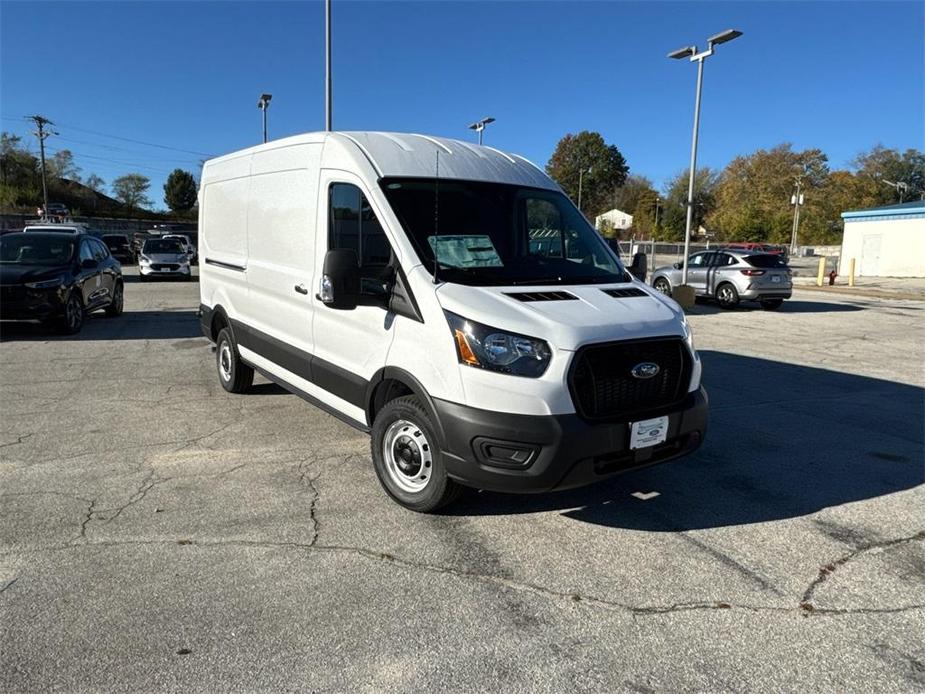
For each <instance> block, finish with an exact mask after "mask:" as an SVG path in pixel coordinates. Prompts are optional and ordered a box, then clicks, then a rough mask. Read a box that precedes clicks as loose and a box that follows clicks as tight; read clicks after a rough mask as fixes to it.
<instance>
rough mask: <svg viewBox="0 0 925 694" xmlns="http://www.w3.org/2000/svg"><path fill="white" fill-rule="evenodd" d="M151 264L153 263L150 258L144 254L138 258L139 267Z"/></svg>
mask: <svg viewBox="0 0 925 694" xmlns="http://www.w3.org/2000/svg"><path fill="white" fill-rule="evenodd" d="M150 262H151V259H150V258H149V257H148V256H146V255H145V254H144V253H142V254H141V255H139V256H138V264H139V265H147V264H149V263H150Z"/></svg>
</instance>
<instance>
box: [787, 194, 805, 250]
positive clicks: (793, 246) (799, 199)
mask: <svg viewBox="0 0 925 694" xmlns="http://www.w3.org/2000/svg"><path fill="white" fill-rule="evenodd" d="M802 185H803V180H802V179H801V178H797V189H796V192H795V193H794V194H793V195H791V196H790V204H791V205H793V233H791V235H790V256H791V257H796V254H797V232H798V231H799V230H800V208H801V207H803V193H802V192H800V188H801V186H802Z"/></svg>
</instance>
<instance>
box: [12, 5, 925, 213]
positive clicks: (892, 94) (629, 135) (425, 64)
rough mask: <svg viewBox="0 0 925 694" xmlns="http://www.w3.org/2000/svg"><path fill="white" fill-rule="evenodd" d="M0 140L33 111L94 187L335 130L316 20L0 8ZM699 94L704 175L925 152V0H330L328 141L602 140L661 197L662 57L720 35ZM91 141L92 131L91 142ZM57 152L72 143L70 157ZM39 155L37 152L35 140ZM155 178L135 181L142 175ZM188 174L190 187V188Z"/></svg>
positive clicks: (684, 92)
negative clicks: (724, 38)
mask: <svg viewBox="0 0 925 694" xmlns="http://www.w3.org/2000/svg"><path fill="white" fill-rule="evenodd" d="M0 13H2V14H0V40H2V41H0V65H2V68H0V69H2V72H0V112H2V116H3V121H2V127H3V129H4V130H10V131H14V132H17V133H21V134H24V133H26V132H28V128H27V127H26V125H24V124H23V122H22V121H21V117H22V116H23V115H26V114H31V113H36V112H37V113H41V114H43V115H45V116H47V117H49V118H51V119H52V120H53V121H55V122H56V123H57V130H58V131H59V132H60V134H61V136H60V137H58V138H52V139H50V140H49V146H50V147H51V148H52V149H57V148H65V147H66V148H69V149H71V150H72V151H73V152H74V153H75V155H76V159H77V162H78V164H79V165H80V166H81V167H82V168H83V173H84V174H85V175H86V174H88V173H90V172H96V173H98V174H99V175H101V176H103V178H104V179H105V180H106V181H107V183H108V182H109V181H111V180H112V179H113V178H114V177H115V176H118V175H120V174H122V173H126V172H128V171H132V170H137V171H140V172H142V173H144V174H146V175H149V176H150V177H151V179H152V190H151V197H152V198H154V199H155V200H156V202H157V204H158V205H159V206H162V205H163V201H162V194H161V193H162V190H161V186H162V184H163V180H164V178H165V177H166V173H168V172H169V171H170V170H172V169H173V168H175V167H177V166H179V167H181V168H189V169H195V168H196V167H197V166H198V164H197V162H198V160H199V159H200V158H201V157H200V156H199V155H197V154H192V153H186V152H177V151H174V150H171V149H162V148H160V149H159V148H154V147H149V146H147V145H142V144H138V143H134V142H127V141H124V140H116V139H112V138H109V137H105V136H103V135H98V134H96V133H103V134H106V135H116V136H120V137H123V138H128V139H131V140H140V141H144V142H146V143H155V144H161V145H166V146H169V147H174V148H178V149H183V150H189V152H197V153H199V152H201V153H207V154H220V153H225V152H229V151H233V150H235V149H240V148H242V147H246V146H249V145H251V144H254V143H256V142H257V141H258V140H259V138H260V137H261V130H260V127H261V126H260V112H259V111H258V110H257V107H256V103H257V98H258V96H259V95H260V93H261V92H262V91H268V92H271V93H272V94H273V102H272V105H271V107H270V136H271V138H273V137H281V136H284V135H290V134H293V133H297V132H304V131H309V130H318V129H322V128H323V125H324V95H323V78H324V73H323V70H324V62H323V61H324V50H323V41H324V8H323V4H322V3H321V2H259V3H257V2H154V3H146V2H121V3H117V2H101V3H92V2H54V3H53V2H9V1H4V2H2V4H0ZM730 27H734V28H738V29H740V30H742V31H743V32H744V36H742V37H741V38H739V39H738V40H736V41H735V42H733V43H730V44H727V45H723V46H720V47H719V48H718V50H717V53H716V55H715V56H714V57H712V58H710V59H709V60H708V61H707V64H706V68H705V76H704V94H703V100H704V101H703V113H702V126H701V148H700V158H699V163H701V164H705V165H709V166H715V167H722V166H723V165H725V164H726V163H727V162H728V161H729V159H731V158H732V157H733V156H735V155H737V154H741V153H747V152H750V151H753V150H754V149H756V148H759V147H769V146H773V145H775V144H778V143H780V142H784V141H789V142H792V143H793V144H794V145H795V146H796V147H797V148H805V147H820V148H821V149H823V150H824V151H825V152H826V153H827V154H828V155H829V158H830V163H831V164H832V166H833V167H841V166H845V165H846V164H847V162H848V161H849V160H850V159H851V158H852V157H854V156H855V155H856V154H857V153H858V152H859V151H861V150H864V149H868V148H869V147H871V146H872V145H874V144H876V143H878V142H882V143H883V144H885V145H887V146H890V147H898V148H907V147H916V148H919V149H925V103H923V102H925V96H923V94H925V87H923V85H925V67H923V66H925V38H923V36H925V30H923V27H925V3H921V2H900V3H889V2H857V3H848V2H818V3H808V2H768V3H762V2H732V3H719V2H711V3H699V2H682V3H669V2H647V3H630V2H612V3H607V2H595V3H578V2H569V3H554V2H494V3H475V2H462V3H457V2H373V3H361V2H346V1H344V0H334V69H335V77H334V98H335V111H334V126H335V128H336V129H342V130H398V131H410V132H424V133H430V134H437V135H444V136H449V137H458V138H464V139H465V138H471V137H472V133H471V132H470V131H467V130H466V125H467V124H469V123H470V122H472V121H473V120H476V119H477V118H479V117H481V116H485V115H491V116H494V117H495V118H497V122H496V123H494V124H492V125H491V126H489V128H488V129H487V130H486V133H485V134H486V140H485V142H486V144H490V145H492V146H496V147H499V148H501V149H505V150H509V151H514V152H517V153H519V154H522V155H524V156H526V157H528V158H530V159H532V160H533V161H535V162H536V163H537V164H539V165H541V166H542V165H544V164H545V163H546V161H547V160H548V158H549V156H550V154H551V153H552V151H553V149H554V147H555V144H556V142H557V141H558V139H559V138H560V137H561V136H562V135H564V134H565V133H568V132H577V131H579V130H583V129H589V130H598V131H600V132H601V133H602V134H603V135H604V138H605V139H606V140H607V141H608V142H609V143H613V144H616V145H617V146H618V147H619V148H620V150H621V151H622V152H623V154H624V156H625V157H626V159H627V161H628V163H629V165H630V168H631V172H632V173H638V174H643V175H646V176H649V177H650V178H652V179H653V180H654V181H655V182H656V184H658V185H660V184H661V183H662V182H663V181H664V179H666V178H667V177H669V176H671V175H672V174H674V173H676V172H677V171H679V170H681V169H683V168H684V167H685V166H686V163H687V159H688V156H689V146H690V129H691V118H692V109H693V93H694V79H695V67H694V66H693V65H692V64H690V63H688V62H686V61H684V62H681V61H674V60H668V59H667V58H666V57H665V54H666V53H667V52H669V51H670V50H672V49H674V48H677V47H680V46H683V45H686V44H690V43H698V42H699V43H701V44H702V43H703V40H704V39H705V38H706V37H707V36H709V35H711V34H713V33H716V32H718V31H721V30H723V29H726V28H730ZM88 130H92V131H95V132H93V133H90V132H87V131H88ZM65 138H67V139H65ZM33 142H34V138H33ZM142 167H143V168H142ZM197 175H198V172H197Z"/></svg>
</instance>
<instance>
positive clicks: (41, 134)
mask: <svg viewBox="0 0 925 694" xmlns="http://www.w3.org/2000/svg"><path fill="white" fill-rule="evenodd" d="M27 120H31V121H32V122H33V123H35V126H36V127H37V128H38V130H37V131H36V132H34V133H33V135H35V136H36V137H38V138H39V152H40V153H41V161H42V200H43V201H44V207H42V211H43V213H44V214H43V216H44V215H47V214H48V183H47V181H46V180H45V138H46V137H48V136H49V135H57V134H58V133H56V132H55V131H53V130H46V129H45V128H46V127H47V126H49V125H54V123H52V122H51V121H50V120H48V119H47V118H45V117H44V116H39V115H35V116H27Z"/></svg>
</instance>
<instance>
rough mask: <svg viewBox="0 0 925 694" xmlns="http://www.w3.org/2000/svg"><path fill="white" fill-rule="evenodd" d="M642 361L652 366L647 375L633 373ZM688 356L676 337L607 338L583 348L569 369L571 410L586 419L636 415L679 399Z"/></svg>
mask: <svg viewBox="0 0 925 694" xmlns="http://www.w3.org/2000/svg"><path fill="white" fill-rule="evenodd" d="M644 362H651V363H653V364H657V365H658V367H659V371H658V373H657V374H656V375H655V376H652V377H651V378H636V377H635V376H633V375H632V373H631V372H632V370H633V368H634V367H635V366H637V365H639V364H642V363H644ZM690 374H691V357H690V353H689V352H688V350H687V347H685V345H684V342H683V341H682V340H681V339H680V338H659V339H655V340H637V341H631V342H610V343H606V344H600V345H590V346H588V347H583V348H582V349H581V350H579V352H578V354H577V355H576V356H575V362H574V364H573V366H572V369H571V372H570V373H569V389H570V390H571V393H572V400H573V402H574V403H575V409H576V410H577V411H578V414H580V415H581V416H582V417H585V418H586V419H594V420H602V419H619V418H621V417H624V416H629V415H631V416H633V417H636V416H637V415H639V414H642V413H645V412H647V411H651V410H657V409H659V408H662V407H667V406H669V405H671V404H673V403H675V402H677V401H679V400H680V399H681V398H683V397H684V394H685V392H686V388H687V384H688V382H689V381H690Z"/></svg>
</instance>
